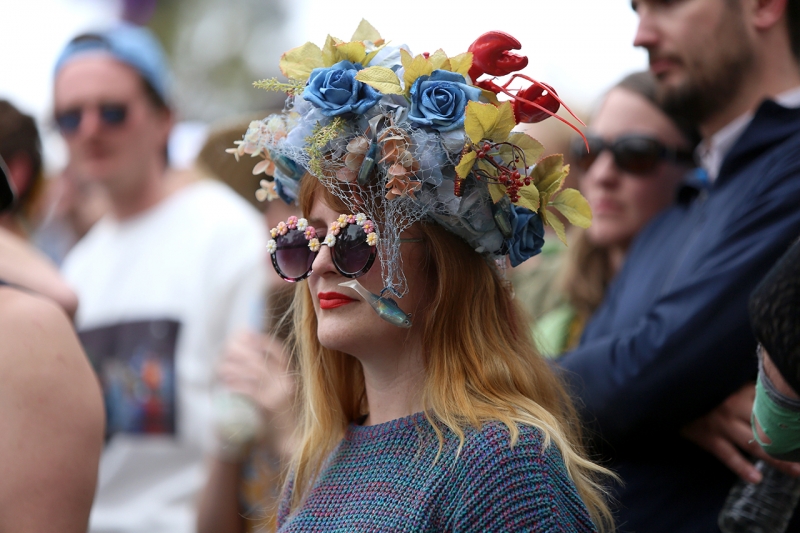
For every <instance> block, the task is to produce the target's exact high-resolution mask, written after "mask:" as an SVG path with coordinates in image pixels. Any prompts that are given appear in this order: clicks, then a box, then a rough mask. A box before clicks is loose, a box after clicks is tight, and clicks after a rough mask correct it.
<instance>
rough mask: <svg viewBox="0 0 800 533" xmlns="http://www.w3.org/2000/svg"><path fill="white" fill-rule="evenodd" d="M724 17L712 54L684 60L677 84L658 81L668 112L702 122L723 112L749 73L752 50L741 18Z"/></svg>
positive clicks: (750, 71)
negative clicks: (684, 72)
mask: <svg viewBox="0 0 800 533" xmlns="http://www.w3.org/2000/svg"><path fill="white" fill-rule="evenodd" d="M726 19H727V20H722V21H721V22H720V26H719V27H720V28H722V32H721V33H724V35H720V36H719V40H718V42H719V45H718V46H717V47H716V48H715V53H714V55H713V56H711V57H707V58H702V57H701V58H698V59H700V60H699V61H698V60H694V61H691V60H689V61H684V66H685V67H686V79H685V80H684V81H683V83H681V84H680V85H677V86H672V87H669V86H666V85H665V84H659V95H658V96H659V97H660V98H661V101H662V104H663V106H664V108H665V110H666V111H667V112H668V113H672V114H674V115H676V116H679V117H681V118H684V119H686V120H688V121H690V122H692V123H694V124H702V123H703V122H705V121H706V120H708V119H709V118H711V117H713V116H715V115H717V114H719V113H720V112H722V111H724V109H725V108H726V107H727V106H728V105H729V104H730V103H731V102H732V101H733V100H734V99H735V98H736V97H737V96H738V94H739V92H740V91H741V89H742V86H743V85H744V83H745V80H746V78H747V76H752V75H753V71H752V66H753V64H754V63H755V52H754V51H753V48H752V46H751V45H750V43H749V42H747V41H746V38H745V36H744V35H745V34H744V25H743V22H742V19H741V18H740V16H739V15H738V14H737V13H732V12H729V15H728V17H726ZM703 59H705V61H703Z"/></svg>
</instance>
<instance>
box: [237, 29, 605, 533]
mask: <svg viewBox="0 0 800 533" xmlns="http://www.w3.org/2000/svg"><path fill="white" fill-rule="evenodd" d="M495 37H501V38H504V39H510V38H511V37H510V36H507V35H505V34H498V35H496V36H495ZM489 41H490V43H489V44H492V43H494V42H496V39H489ZM330 42H332V41H330V38H329V43H330ZM383 42H384V41H383V39H381V38H380V35H378V34H377V32H376V31H375V30H374V28H372V27H371V26H370V25H369V24H368V23H366V21H362V23H361V25H360V26H359V29H358V30H357V32H356V34H355V35H354V36H353V41H352V42H351V43H342V44H341V45H337V46H339V47H340V48H339V49H341V50H352V54H351V55H350V56H349V57H352V58H354V59H353V62H352V63H351V62H350V61H349V60H341V61H339V62H337V63H334V64H330V63H331V61H330V60H329V59H325V58H324V57H322V56H317V55H316V54H315V53H313V51H314V50H318V47H316V45H314V44H313V43H307V44H306V45H304V46H303V47H300V48H298V49H295V50H291V51H289V52H287V53H286V54H284V56H283V57H284V59H283V60H282V68H283V69H284V72H285V73H288V74H289V75H290V77H293V79H294V80H295V81H296V82H299V83H298V85H301V86H302V87H303V89H302V91H295V92H294V94H293V96H290V97H289V100H288V101H287V105H286V111H284V112H283V113H281V114H276V115H272V116H270V117H267V118H266V119H264V120H262V121H255V122H253V123H251V124H250V127H249V129H248V131H247V133H246V134H245V136H244V139H243V140H242V141H239V142H238V143H237V144H238V146H237V147H236V148H233V149H231V152H232V153H234V154H236V155H237V156H242V155H244V154H251V155H254V156H261V157H263V158H264V161H263V162H262V163H263V164H262V163H259V165H257V166H256V170H254V172H257V171H258V170H264V172H265V173H266V174H267V175H268V176H272V177H273V179H267V180H264V181H262V183H261V186H262V189H260V190H259V192H258V195H260V196H262V197H265V198H269V197H273V196H274V197H276V198H277V196H280V197H282V198H284V199H285V200H287V201H296V202H297V204H298V205H299V207H300V211H301V213H302V217H289V218H288V219H287V220H286V221H285V222H281V223H279V224H278V225H277V226H276V227H275V228H273V229H272V230H271V237H272V240H271V241H270V242H269V243H268V248H267V249H268V251H269V253H270V254H271V256H272V262H273V265H274V267H275V269H276V271H277V272H278V273H279V274H280V275H281V277H282V278H284V279H285V280H287V281H289V282H294V283H296V284H297V287H296V291H295V299H294V303H293V317H294V326H295V332H294V335H295V338H294V344H293V345H294V347H295V350H294V353H293V356H294V358H295V361H296V367H297V369H298V373H299V376H298V389H299V400H300V413H301V422H300V427H301V435H300V438H299V441H298V442H299V445H298V447H297V450H296V451H295V455H294V458H293V461H292V464H291V467H290V471H289V476H288V481H287V484H286V487H285V490H284V493H283V497H282V501H281V504H280V507H279V511H278V524H277V528H278V531H280V532H281V533H288V532H295V531H420V532H423V531H424V532H434V531H454V532H484V531H539V532H551V531H552V532H555V531H569V532H589V531H597V530H601V531H605V530H607V529H611V527H610V513H609V511H608V509H607V507H606V504H605V501H604V496H603V489H602V486H601V485H600V484H599V483H598V478H599V477H600V476H604V475H606V474H607V471H606V470H605V469H603V468H602V467H600V466H598V465H596V464H593V463H592V462H591V461H589V460H588V459H587V458H586V457H585V456H584V455H583V452H582V451H581V440H580V435H579V433H580V431H579V429H580V428H579V425H578V421H577V418H576V415H575V412H574V409H573V407H572V404H571V402H570V399H569V397H568V395H567V393H566V391H565V389H564V388H563V387H562V385H561V382H560V380H559V379H558V378H557V376H556V375H555V374H554V373H553V371H552V369H551V368H550V366H549V365H548V364H547V362H546V361H544V360H543V359H542V358H541V357H539V356H538V354H537V353H536V350H535V348H534V346H533V342H532V339H531V337H530V335H529V331H528V328H527V327H526V325H525V322H524V319H523V316H522V313H521V312H520V310H519V308H518V307H517V306H516V304H515V302H514V301H513V298H512V291H511V288H510V286H509V284H508V282H507V281H506V280H505V278H504V276H503V273H502V269H503V266H502V265H505V262H506V261H507V260H509V259H510V261H511V263H512V264H517V263H519V262H522V261H524V260H525V259H527V258H529V257H531V256H532V255H535V254H536V253H538V252H539V250H540V249H541V245H542V242H543V241H542V235H543V232H544V229H543V222H544V220H543V218H542V217H546V216H547V215H545V214H544V213H543V210H544V208H545V206H546V205H547V203H546V202H543V204H544V205H539V202H538V201H537V202H536V205H534V204H533V202H531V201H529V200H525V201H526V202H528V205H530V206H532V208H531V209H528V208H525V207H522V205H521V203H520V200H521V199H522V198H523V197H524V198H533V197H534V196H536V197H538V195H539V194H545V190H550V191H551V192H552V193H553V194H554V196H553V198H555V193H556V191H557V189H558V188H559V185H560V184H561V181H562V180H563V177H564V175H565V172H564V169H563V162H562V161H561V159H553V160H549V161H548V162H546V163H542V164H537V165H536V166H535V167H534V165H533V163H535V162H537V161H539V162H541V161H542V160H541V159H540V158H541V153H542V150H543V149H542V148H541V146H540V145H539V144H538V143H537V142H536V141H534V140H533V139H531V138H530V137H528V136H527V135H525V134H522V133H519V134H516V133H511V129H512V128H513V126H514V125H515V123H516V122H515V113H514V111H513V110H512V104H511V103H510V102H504V103H503V104H500V105H498V106H495V105H493V104H491V103H489V102H488V101H483V100H481V99H480V98H481V95H482V93H481V91H480V90H479V89H478V88H477V87H474V86H472V85H471V81H470V80H469V79H468V78H467V77H466V76H465V74H461V73H459V72H456V71H455V70H453V69H454V68H456V66H457V65H459V61H463V60H464V59H465V58H468V62H472V57H473V56H472V54H470V55H468V56H467V55H461V56H455V57H453V58H452V60H451V59H450V58H447V57H446V56H445V55H444V52H442V51H441V50H440V51H438V52H437V53H436V55H435V57H434V56H431V58H433V59H429V58H428V57H427V56H426V55H424V54H420V55H418V56H416V57H414V56H412V55H411V54H410V53H409V52H408V50H407V49H406V48H402V49H400V48H398V47H394V46H392V45H386V46H384V45H382V44H380V43H383ZM476 42H477V41H476ZM374 43H378V44H379V46H380V48H376V49H374V50H373V52H370V53H369V54H367V52H366V50H371V49H373V47H374V46H376V45H375V44H374ZM326 50H328V52H326V53H329V54H332V55H335V52H334V51H332V50H333V49H331V48H330V46H329V45H326ZM308 51H311V52H308ZM361 54H363V56H362V55H361ZM480 56H481V54H477V55H476V56H475V57H478V58H479V57H480ZM504 57H505V56H504ZM509 57H510V55H509ZM509 57H505V60H506V61H509V60H510V59H509ZM412 58H413V59H412ZM401 59H402V62H403V64H407V65H411V64H412V63H409V61H413V64H414V65H416V67H415V68H414V69H410V70H407V71H406V72H407V75H406V77H405V78H404V80H405V86H406V87H407V88H408V89H409V91H408V95H407V98H404V97H403V96H401V95H400V94H399V93H398V92H397V91H402V90H403V89H402V87H401V85H400V84H399V79H398V78H397V75H396V74H395V72H397V71H398V69H399V68H400V66H401ZM373 60H374V61H375V62H376V63H379V64H380V65H381V66H379V67H378V68H377V69H372V70H370V68H369V67H370V62H371V61H373ZM433 60H435V61H436V66H435V67H434V65H433V64H431V61H433ZM362 65H363V67H364V69H363V71H362ZM473 65H476V68H478V64H477V60H476V63H473ZM522 66H524V65H522ZM388 67H391V68H388ZM468 67H469V63H461V67H460V68H461V70H463V71H464V72H465V73H466V69H468ZM409 68H410V67H409ZM520 68H521V66H520ZM362 72H363V74H362ZM425 72H428V73H429V74H425ZM370 73H372V74H375V73H377V74H378V75H379V76H381V78H382V79H383V80H384V81H385V82H386V81H388V83H376V84H375V85H376V86H377V88H375V87H373V85H369V84H367V83H365V82H361V81H360V80H361V79H362V76H364V75H367V76H369V75H370ZM356 75H358V77H357V78H356ZM473 76H474V78H475V79H477V77H478V76H480V73H478V74H473ZM306 78H307V79H306ZM395 80H397V83H395ZM265 83H266V84H267V86H271V87H274V88H275V89H276V90H284V87H286V86H285V85H281V83H280V82H279V81H278V80H268V81H267V82H265ZM381 91H387V92H386V93H384V92H381ZM520 116H522V114H521V113H520ZM480 117H483V119H485V121H484V122H481V120H482V119H481V118H480ZM517 121H518V119H517ZM481 124H486V125H487V127H486V128H485V129H482V130H480V131H479V129H480V127H481ZM467 131H470V132H473V133H472V134H471V135H472V136H471V137H468V134H467V133H466V132H467ZM523 147H526V148H523ZM479 160H480V161H483V160H487V161H488V160H491V163H488V164H487V165H480V164H479V163H478V161H479ZM518 162H519V163H520V164H519V165H518V164H517V163H518ZM456 167H457V169H458V170H456ZM535 169H539V170H535ZM500 178H502V180H501V179H500ZM489 184H491V186H492V187H493V189H492V190H493V191H494V193H495V194H496V196H493V195H492V193H490V189H489ZM537 187H541V192H540V189H539V188H537ZM547 188H549V189H547ZM561 194H564V193H561ZM560 197H561V196H560V195H559V198H560ZM568 197H571V198H572V199H573V201H574V202H573V203H574V205H575V206H576V211H577V210H580V211H581V212H586V210H585V209H584V207H585V203H584V201H583V200H582V198H580V195H579V194H578V193H577V192H576V191H574V190H572V191H571V192H568V193H566V195H565V196H564V201H565V202H568V203H570V200H569V199H567V198H568ZM539 207H541V209H539ZM532 209H535V210H536V211H533V210H532ZM576 220H577V219H576ZM585 222H588V220H586V221H585ZM606 528H607V529H606Z"/></svg>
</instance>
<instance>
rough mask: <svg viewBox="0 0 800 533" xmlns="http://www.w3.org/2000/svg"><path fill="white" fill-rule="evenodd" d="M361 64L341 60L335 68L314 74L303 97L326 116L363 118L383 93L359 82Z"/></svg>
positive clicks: (312, 72)
mask: <svg viewBox="0 0 800 533" xmlns="http://www.w3.org/2000/svg"><path fill="white" fill-rule="evenodd" d="M362 68H364V67H362V66H361V65H360V64H359V63H355V64H353V63H351V62H350V61H339V62H338V63H336V64H335V65H333V66H332V67H328V68H315V69H314V70H312V71H311V76H309V78H308V84H307V85H306V89H305V91H303V98H304V99H305V100H308V101H309V102H311V103H312V104H313V105H314V106H315V107H318V108H319V110H320V112H321V113H322V114H323V115H325V116H326V117H336V116H339V115H344V114H345V113H354V114H356V115H361V114H363V113H364V112H365V111H367V109H369V108H370V107H372V106H374V105H375V104H377V103H378V101H379V100H380V99H381V93H379V92H378V91H376V90H375V89H373V88H372V87H370V86H369V85H367V84H366V83H361V82H360V81H358V80H356V73H357V72H358V71H359V70H361V69H362Z"/></svg>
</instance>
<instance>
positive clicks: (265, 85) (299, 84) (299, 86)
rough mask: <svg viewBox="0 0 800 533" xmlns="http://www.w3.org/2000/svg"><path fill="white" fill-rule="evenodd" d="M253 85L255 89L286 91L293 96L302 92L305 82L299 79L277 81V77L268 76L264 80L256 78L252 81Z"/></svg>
mask: <svg viewBox="0 0 800 533" xmlns="http://www.w3.org/2000/svg"><path fill="white" fill-rule="evenodd" d="M253 87H256V88H257V89H264V90H265V91H275V92H278V93H287V94H291V95H294V96H297V95H298V94H302V93H303V91H304V90H305V88H306V82H304V81H300V80H289V82H288V83H283V82H280V81H278V78H269V79H266V80H258V81H254V82H253Z"/></svg>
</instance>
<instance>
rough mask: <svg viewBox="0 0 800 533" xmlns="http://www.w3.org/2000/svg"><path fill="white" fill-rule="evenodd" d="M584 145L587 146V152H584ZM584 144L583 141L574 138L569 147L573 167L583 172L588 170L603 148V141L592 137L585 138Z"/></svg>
mask: <svg viewBox="0 0 800 533" xmlns="http://www.w3.org/2000/svg"><path fill="white" fill-rule="evenodd" d="M586 144H588V145H589V150H588V151H587V150H586ZM586 144H584V142H583V139H581V138H580V137H576V138H574V139H572V144H571V145H570V152H571V153H572V158H573V160H574V161H575V165H576V166H577V167H578V168H579V169H581V170H582V171H583V172H586V171H587V170H589V167H591V166H592V163H594V161H595V159H597V156H598V155H599V154H600V152H602V151H603V149H604V148H605V143H604V142H603V140H602V139H600V138H599V137H594V136H592V135H587V136H586Z"/></svg>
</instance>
